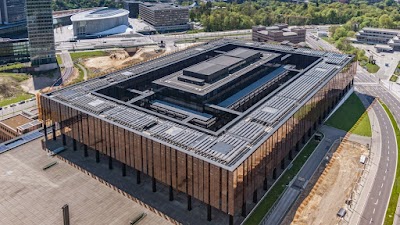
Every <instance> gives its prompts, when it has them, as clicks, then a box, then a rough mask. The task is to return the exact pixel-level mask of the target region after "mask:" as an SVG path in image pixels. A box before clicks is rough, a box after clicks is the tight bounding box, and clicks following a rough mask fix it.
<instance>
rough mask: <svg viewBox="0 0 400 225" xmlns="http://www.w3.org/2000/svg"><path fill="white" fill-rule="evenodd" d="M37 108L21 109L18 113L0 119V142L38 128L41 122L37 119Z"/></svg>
mask: <svg viewBox="0 0 400 225" xmlns="http://www.w3.org/2000/svg"><path fill="white" fill-rule="evenodd" d="M37 117H38V111H37V108H33V109H30V110H23V111H22V112H21V113H20V114H17V115H15V116H12V117H9V118H7V119H3V120H1V121H0V142H5V141H8V140H11V139H14V138H16V137H18V136H20V135H22V134H26V133H28V132H30V131H33V130H36V129H39V128H41V127H42V123H41V122H40V121H39V120H37Z"/></svg>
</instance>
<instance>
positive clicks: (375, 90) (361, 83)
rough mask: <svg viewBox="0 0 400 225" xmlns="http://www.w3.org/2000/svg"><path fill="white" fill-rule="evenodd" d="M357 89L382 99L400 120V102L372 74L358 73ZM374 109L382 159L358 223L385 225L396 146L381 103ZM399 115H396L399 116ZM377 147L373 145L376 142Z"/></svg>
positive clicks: (388, 120) (389, 123) (394, 167)
mask: <svg viewBox="0 0 400 225" xmlns="http://www.w3.org/2000/svg"><path fill="white" fill-rule="evenodd" d="M355 81H356V87H357V89H358V90H359V91H360V92H361V93H363V94H367V95H370V96H372V97H379V98H380V99H381V100H382V101H383V102H384V103H385V104H386V105H387V106H388V107H389V109H390V110H391V111H392V113H393V115H395V116H396V117H397V119H399V121H400V118H399V117H400V113H398V112H400V108H399V106H400V102H399V100H398V99H396V98H395V97H393V96H392V95H391V94H390V93H388V92H387V90H386V89H384V88H383V87H382V86H380V85H379V83H377V82H376V80H375V79H373V78H371V77H370V75H367V74H364V73H362V72H361V73H358V74H357V76H356V80H355ZM373 109H374V111H375V113H376V114H377V118H378V121H371V123H372V125H373V124H374V123H375V122H378V123H379V124H380V127H381V135H382V142H381V157H380V160H379V165H378V171H377V174H376V177H375V180H374V183H373V186H372V190H371V192H370V193H369V196H368V200H367V202H366V204H365V208H364V211H363V212H362V215H361V220H360V222H359V224H379V225H381V224H382V223H383V220H384V218H385V213H386V209H387V204H388V201H389V198H390V194H391V190H392V186H393V181H394V177H395V171H396V160H397V148H396V147H397V145H396V137H395V134H394V130H393V127H392V125H391V121H390V119H389V117H388V116H387V114H386V112H385V110H384V109H383V108H382V107H381V106H380V104H374V106H373ZM396 112H397V113H396ZM373 144H374V143H373Z"/></svg>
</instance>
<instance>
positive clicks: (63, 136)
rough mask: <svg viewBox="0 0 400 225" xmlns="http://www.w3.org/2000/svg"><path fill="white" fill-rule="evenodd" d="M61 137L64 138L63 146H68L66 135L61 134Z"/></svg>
mask: <svg viewBox="0 0 400 225" xmlns="http://www.w3.org/2000/svg"><path fill="white" fill-rule="evenodd" d="M61 137H62V143H63V145H64V146H66V145H67V138H66V137H65V134H61Z"/></svg>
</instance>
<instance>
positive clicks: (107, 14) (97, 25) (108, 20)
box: [71, 8, 129, 37]
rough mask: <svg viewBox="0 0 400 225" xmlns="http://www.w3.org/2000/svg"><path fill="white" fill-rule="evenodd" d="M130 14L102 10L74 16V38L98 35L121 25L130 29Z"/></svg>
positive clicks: (120, 11)
mask: <svg viewBox="0 0 400 225" xmlns="http://www.w3.org/2000/svg"><path fill="white" fill-rule="evenodd" d="M128 14H129V12H128V11H127V10H125V9H112V8H100V9H94V10H90V11H86V12H82V13H78V14H76V15H73V16H72V17H71V21H72V25H73V29H74V36H76V37H85V36H88V35H96V34H97V33H100V32H104V31H107V30H110V29H113V28H116V27H118V26H121V25H125V26H126V27H128V25H129V23H128Z"/></svg>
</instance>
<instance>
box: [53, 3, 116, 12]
mask: <svg viewBox="0 0 400 225" xmlns="http://www.w3.org/2000/svg"><path fill="white" fill-rule="evenodd" d="M94 7H113V8H117V7H121V3H120V2H119V1H115V0H55V1H53V10H54V11H59V10H67V9H81V8H94Z"/></svg>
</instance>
